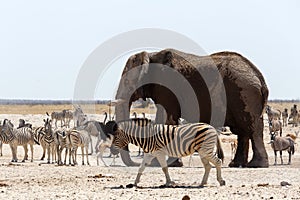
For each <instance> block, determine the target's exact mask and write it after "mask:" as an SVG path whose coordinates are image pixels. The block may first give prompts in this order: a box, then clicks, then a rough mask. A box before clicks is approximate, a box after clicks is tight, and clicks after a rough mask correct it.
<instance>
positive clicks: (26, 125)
mask: <svg viewBox="0 0 300 200" xmlns="http://www.w3.org/2000/svg"><path fill="white" fill-rule="evenodd" d="M22 127H29V128H32V124H30V123H25V120H24V119H19V126H18V128H22Z"/></svg>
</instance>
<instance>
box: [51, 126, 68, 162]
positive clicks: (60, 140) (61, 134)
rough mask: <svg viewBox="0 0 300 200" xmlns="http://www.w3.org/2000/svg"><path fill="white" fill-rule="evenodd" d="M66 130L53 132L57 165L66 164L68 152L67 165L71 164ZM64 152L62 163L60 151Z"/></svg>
mask: <svg viewBox="0 0 300 200" xmlns="http://www.w3.org/2000/svg"><path fill="white" fill-rule="evenodd" d="M66 132H67V131H66V130H57V131H55V132H54V143H55V145H56V151H57V156H58V162H57V163H58V165H62V164H65V165H66V164H67V163H66V162H67V154H68V152H69V165H70V164H71V150H70V141H69V136H68V134H67V133H66ZM64 148H65V149H66V150H65V159H64V163H63V162H62V158H61V157H62V156H61V154H62V151H63V149H64Z"/></svg>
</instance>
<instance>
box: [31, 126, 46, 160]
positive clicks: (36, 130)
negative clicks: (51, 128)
mask: <svg viewBox="0 0 300 200" xmlns="http://www.w3.org/2000/svg"><path fill="white" fill-rule="evenodd" d="M32 132H33V135H34V142H35V143H36V144H38V145H41V147H42V149H43V154H42V157H41V160H44V158H45V154H46V146H45V144H44V142H43V140H44V136H45V127H44V126H40V127H33V128H32Z"/></svg>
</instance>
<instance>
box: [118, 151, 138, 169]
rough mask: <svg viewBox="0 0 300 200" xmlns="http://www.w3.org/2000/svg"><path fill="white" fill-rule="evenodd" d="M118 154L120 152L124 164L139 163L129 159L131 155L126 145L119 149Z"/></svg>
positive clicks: (136, 164)
mask: <svg viewBox="0 0 300 200" xmlns="http://www.w3.org/2000/svg"><path fill="white" fill-rule="evenodd" d="M120 154H121V158H122V161H123V162H124V164H125V165H126V166H130V167H131V166H139V165H140V164H139V163H136V162H134V161H132V160H131V157H130V155H129V149H128V146H126V147H125V148H123V149H121V150H120Z"/></svg>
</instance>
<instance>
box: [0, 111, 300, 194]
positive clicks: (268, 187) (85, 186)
mask: <svg viewBox="0 0 300 200" xmlns="http://www.w3.org/2000/svg"><path fill="white" fill-rule="evenodd" d="M44 116H45V115H31V114H26V115H14V114H10V115H4V114H2V115H0V120H3V119H5V118H9V119H11V120H12V121H13V122H14V123H15V124H17V120H18V119H19V118H24V119H25V120H26V121H29V122H32V123H33V124H34V125H35V126H38V125H41V124H42V119H43V117H44ZM90 118H92V119H98V120H101V119H103V116H102V115H90ZM298 130H299V128H298V127H297V128H292V127H291V126H289V127H287V128H284V131H283V135H285V134H286V133H290V132H291V133H293V132H294V131H298ZM264 139H265V145H266V149H267V152H268V155H269V162H270V167H269V168H264V169H247V168H228V167H227V166H228V163H229V162H230V158H231V153H230V145H229V144H228V143H224V144H223V149H224V151H225V156H226V157H225V162H224V164H223V166H224V167H223V168H222V175H223V178H224V179H225V180H226V186H222V187H220V186H219V185H218V182H217V181H216V172H215V169H212V170H211V174H210V177H209V180H208V185H207V186H206V187H204V188H200V187H198V186H199V184H200V182H201V179H202V175H203V172H204V169H203V168H202V164H201V162H200V159H199V158H198V156H197V155H194V156H193V159H192V163H191V167H188V165H189V164H188V163H189V157H185V158H184V159H183V162H184V165H185V166H184V167H182V168H170V169H169V171H170V175H171V178H172V179H173V180H174V181H175V182H176V184H177V185H176V187H174V188H160V187H159V186H161V185H162V184H164V181H165V179H164V175H163V173H162V171H161V169H160V168H147V169H146V170H145V173H144V175H143V176H142V178H141V183H140V186H141V187H140V188H126V185H127V184H129V183H133V181H134V179H135V176H136V173H137V170H138V168H137V167H125V166H124V164H123V163H122V161H121V159H120V158H117V159H116V164H115V165H114V166H112V167H104V165H103V164H102V163H101V165H100V166H97V165H96V158H95V155H92V156H90V163H91V166H82V165H79V166H76V167H72V166H56V165H55V164H44V163H45V161H40V160H39V158H40V157H41V153H42V150H41V147H40V146H37V145H36V146H35V148H34V150H35V151H34V162H33V163H30V162H29V161H27V162H26V163H17V164H10V163H9V161H10V160H11V151H10V149H9V146H8V145H3V154H4V155H3V156H2V157H0V199H168V200H169V199H182V197H183V196H185V195H188V196H189V197H190V198H191V199H229V198H231V199H300V153H299V147H298V145H297V146H296V153H295V155H294V156H293V157H292V165H286V164H285V165H278V166H273V163H274V154H273V151H272V149H271V147H270V145H269V144H267V143H268V142H269V135H268V133H267V127H266V128H265V134H264ZM132 150H134V151H133V152H132V153H131V154H132V156H133V159H134V160H136V161H139V162H140V161H141V160H142V159H141V158H140V157H137V156H136V155H137V152H136V150H137V149H136V148H132ZM29 155H30V154H29ZM105 155H108V152H106V154H105ZM283 155H284V163H287V155H288V154H287V152H283ZM23 156H24V152H23V149H22V148H21V147H19V148H18V158H19V159H21V158H22V157H23ZM250 157H251V153H250ZM78 159H79V161H81V157H80V156H79V158H78ZM105 161H106V163H108V164H110V163H111V161H112V159H111V158H105ZM79 163H81V162H79ZM282 181H286V182H288V183H290V184H291V185H289V186H281V185H280V183H281V182H282Z"/></svg>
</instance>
